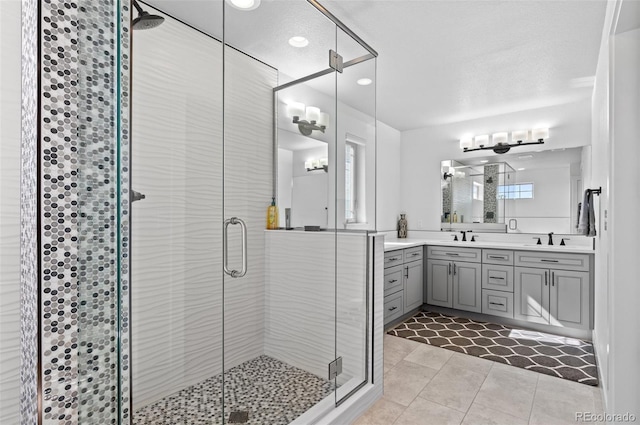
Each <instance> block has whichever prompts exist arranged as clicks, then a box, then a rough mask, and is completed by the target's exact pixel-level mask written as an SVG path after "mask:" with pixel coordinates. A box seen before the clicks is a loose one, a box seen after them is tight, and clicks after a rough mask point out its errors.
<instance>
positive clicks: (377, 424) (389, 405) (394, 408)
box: [353, 397, 406, 425]
mask: <svg viewBox="0 0 640 425" xmlns="http://www.w3.org/2000/svg"><path fill="white" fill-rule="evenodd" d="M405 409H406V407H405V406H402V405H400V404H398V403H395V402H393V401H391V400H388V399H386V398H385V397H382V398H381V399H380V400H378V401H377V402H376V403H375V404H374V405H373V406H371V407H370V408H369V409H368V410H367V411H366V412H365V413H364V415H362V416H360V418H358V420H357V421H355V422H354V424H353V425H389V424H392V423H393V421H395V420H396V419H398V416H400V415H401V414H402V412H404V410H405Z"/></svg>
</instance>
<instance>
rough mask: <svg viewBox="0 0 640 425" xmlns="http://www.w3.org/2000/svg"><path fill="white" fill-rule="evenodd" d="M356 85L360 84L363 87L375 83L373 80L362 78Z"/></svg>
mask: <svg viewBox="0 0 640 425" xmlns="http://www.w3.org/2000/svg"><path fill="white" fill-rule="evenodd" d="M356 83H358V84H360V85H361V86H368V85H369V84H371V83H373V81H371V78H360V79H359V80H358V81H356Z"/></svg>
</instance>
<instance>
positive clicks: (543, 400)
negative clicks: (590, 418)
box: [533, 375, 595, 422]
mask: <svg viewBox="0 0 640 425" xmlns="http://www.w3.org/2000/svg"><path fill="white" fill-rule="evenodd" d="M533 412H534V413H539V414H544V415H546V416H549V417H553V418H556V419H559V420H563V421H566V422H572V421H573V422H575V418H576V412H590V413H595V404H594V402H593V390H592V389H591V387H589V386H587V385H584V384H580V383H578V382H572V381H568V380H566V379H561V378H555V377H553V376H547V375H540V378H539V379H538V386H537V388H536V395H535V399H534V401H533ZM538 416H540V415H538Z"/></svg>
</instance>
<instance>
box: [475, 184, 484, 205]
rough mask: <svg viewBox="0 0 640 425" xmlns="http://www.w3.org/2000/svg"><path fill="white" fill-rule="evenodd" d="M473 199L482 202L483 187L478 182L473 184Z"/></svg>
mask: <svg viewBox="0 0 640 425" xmlns="http://www.w3.org/2000/svg"><path fill="white" fill-rule="evenodd" d="M473 199H477V200H478V201H483V200H484V186H483V185H482V184H480V183H478V182H473Z"/></svg>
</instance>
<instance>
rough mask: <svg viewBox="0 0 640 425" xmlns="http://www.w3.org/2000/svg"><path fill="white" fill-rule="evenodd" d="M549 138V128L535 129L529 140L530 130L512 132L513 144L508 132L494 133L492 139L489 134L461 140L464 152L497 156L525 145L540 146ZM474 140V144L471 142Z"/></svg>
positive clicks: (466, 137)
mask: <svg viewBox="0 0 640 425" xmlns="http://www.w3.org/2000/svg"><path fill="white" fill-rule="evenodd" d="M548 138H549V129H548V128H535V129H533V130H531V138H529V131H528V130H517V131H512V132H511V143H509V134H508V133H506V132H501V133H494V134H493V135H492V136H491V137H489V135H487V134H483V135H481V136H475V137H472V136H464V137H462V138H461V139H460V149H462V150H463V151H464V152H473V151H478V150H492V151H494V152H495V153H497V154H503V153H507V152H509V150H511V148H513V147H516V146H524V145H540V144H543V143H544V141H545V139H548ZM471 140H473V142H471Z"/></svg>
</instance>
